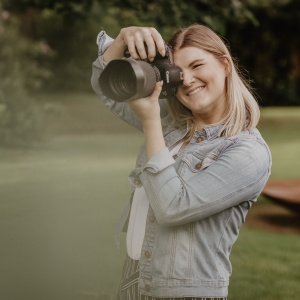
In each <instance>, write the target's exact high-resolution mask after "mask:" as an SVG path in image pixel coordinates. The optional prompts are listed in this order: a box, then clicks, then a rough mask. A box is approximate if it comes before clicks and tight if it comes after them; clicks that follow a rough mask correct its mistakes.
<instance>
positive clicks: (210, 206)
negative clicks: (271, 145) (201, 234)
mask: <svg viewBox="0 0 300 300" xmlns="http://www.w3.org/2000/svg"><path fill="white" fill-rule="evenodd" d="M226 143H227V145H226V147H225V148H224V150H223V151H222V153H221V154H220V157H219V158H218V159H217V160H216V161H214V162H213V163H212V164H211V165H210V166H209V167H208V168H205V169H203V170H201V171H199V172H196V173H195V174H194V175H193V177H192V178H189V180H188V181H187V180H185V178H184V176H179V174H178V173H177V170H175V167H174V160H173V158H172V156H171V155H170V153H169V151H168V149H167V148H165V149H163V150H161V151H160V152H158V153H156V154H155V155H154V156H153V157H152V158H151V159H150V160H149V161H148V162H147V164H146V165H145V166H144V167H143V169H142V171H141V173H140V175H139V177H140V180H141V182H142V185H143V187H144V188H145V191H146V194H147V197H148V199H149V202H150V205H151V207H152V209H153V211H154V214H155V216H156V218H157V222H158V223H160V224H163V225H169V226H172V225H181V224H185V223H188V222H194V221H198V220H201V219H204V218H207V217H209V216H212V215H214V214H217V213H219V212H221V211H223V210H226V209H228V208H230V207H233V206H236V205H239V204H240V203H242V202H245V201H255V200H256V198H257V197H258V196H259V194H260V193H261V191H262V189H263V187H264V185H265V183H266V181H267V179H268V177H269V174H270V166H271V156H270V152H269V150H268V147H267V145H266V144H265V143H263V142H259V141H256V140H247V141H245V140H232V139H227V141H226Z"/></svg>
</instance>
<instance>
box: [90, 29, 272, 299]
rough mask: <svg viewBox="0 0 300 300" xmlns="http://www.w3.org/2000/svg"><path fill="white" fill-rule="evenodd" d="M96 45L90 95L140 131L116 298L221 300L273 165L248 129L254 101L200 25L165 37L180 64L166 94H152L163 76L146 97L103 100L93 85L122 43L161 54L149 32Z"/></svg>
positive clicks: (139, 54)
mask: <svg viewBox="0 0 300 300" xmlns="http://www.w3.org/2000/svg"><path fill="white" fill-rule="evenodd" d="M97 43H98V45H99V58H98V59H97V60H96V61H95V62H94V64H93V76H92V84H93V88H94V90H95V92H96V93H97V94H98V95H99V96H101V98H102V99H103V100H104V102H105V104H106V106H108V107H109V108H110V109H111V110H112V111H113V112H114V113H115V114H116V115H118V116H119V117H120V118H122V119H123V120H125V121H126V122H129V123H130V124H132V125H133V126H135V127H137V128H138V129H140V130H142V131H143V134H144V137H145V145H144V147H143V148H142V149H141V151H140V153H139V156H138V159H137V164H136V168H135V169H134V170H133V171H132V173H131V174H130V176H129V178H130V181H131V183H132V185H133V187H134V193H133V199H132V201H131V209H130V217H129V223H128V226H127V240H126V243H127V252H128V257H127V259H126V262H125V265H124V270H123V279H122V284H121V287H120V295H119V297H120V299H227V296H228V285H229V277H230V275H231V264H230V261H229V255H230V252H231V249H232V246H233V244H234V242H235V241H236V239H237V236H238V232H239V229H240V227H241V225H242V223H243V222H244V221H245V217H246V214H247V212H248V210H249V208H250V207H251V206H252V204H253V203H254V202H255V201H256V199H257V197H258V196H259V194H260V192H261V191H262V189H263V187H264V185H265V183H266V181H267V179H268V177H269V174H270V167H271V155H270V152H269V149H268V146H267V145H266V143H265V141H264V140H263V138H262V137H261V135H260V133H259V131H258V130H257V129H256V128H255V127H256V125H257V123H258V120H259V108H258V105H257V103H256V101H255V99H254V98H253V96H252V95H251V93H250V91H249V89H248V88H247V87H246V85H245V83H244V82H243V80H242V79H241V77H240V76H239V74H238V72H237V70H236V67H235V65H234V63H233V61H232V58H231V55H230V53H229V51H228V49H227V48H226V46H225V44H224V42H223V41H222V40H221V38H220V37H219V36H217V35H216V34H215V33H214V32H213V31H212V30H211V29H209V28H207V27H206V26H202V25H192V26H189V27H187V28H184V29H180V30H179V31H178V32H177V33H175V34H174V36H173V37H172V38H171V40H170V43H169V44H170V46H171V47H172V52H173V59H174V64H175V65H177V66H178V67H180V68H181V70H182V71H183V82H182V84H181V85H179V86H178V87H177V91H176V96H174V97H171V98H170V99H162V100H159V99H158V98H159V95H160V92H161V89H162V83H161V82H158V83H157V84H156V86H155V89H154V91H153V93H152V94H151V95H150V96H148V97H146V98H141V99H137V100H133V101H129V102H125V103H117V102H114V101H112V100H110V99H107V98H105V97H104V96H103V94H102V93H101V90H100V88H99V84H98V78H99V75H100V74H101V72H102V70H103V69H104V68H105V66H106V64H107V62H109V61H111V60H113V59H117V58H122V57H123V53H124V50H125V49H126V48H128V50H129V52H130V54H131V56H132V58H134V59H142V60H149V61H152V60H153V58H154V57H155V55H156V49H157V51H158V52H159V53H160V54H161V55H163V56H164V55H165V47H164V41H163V39H162V37H161V35H160V34H159V33H158V32H157V30H156V29H154V28H139V27H129V28H124V29H122V30H121V31H120V33H119V35H118V36H117V37H116V39H115V40H112V39H111V38H110V37H108V36H107V35H106V34H105V32H101V33H100V34H99V36H98V40H97ZM145 45H146V46H147V49H145ZM126 212H127V213H125V217H124V216H123V221H124V222H122V223H121V224H123V223H125V220H126V219H127V215H128V214H129V210H127V211H126ZM125 227H126V226H125Z"/></svg>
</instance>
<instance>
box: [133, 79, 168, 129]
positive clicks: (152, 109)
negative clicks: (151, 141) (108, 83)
mask: <svg viewBox="0 0 300 300" xmlns="http://www.w3.org/2000/svg"><path fill="white" fill-rule="evenodd" d="M162 84H163V82H162V81H160V82H157V83H156V85H155V88H154V90H153V92H152V94H151V95H150V96H148V97H145V98H140V99H136V100H131V101H128V104H129V106H130V108H131V109H132V110H133V111H134V112H135V114H136V115H137V116H138V118H139V119H140V121H141V122H142V124H143V125H144V126H146V125H147V123H149V122H150V123H151V122H156V121H157V120H160V106H159V103H158V98H159V95H160V92H161V89H162Z"/></svg>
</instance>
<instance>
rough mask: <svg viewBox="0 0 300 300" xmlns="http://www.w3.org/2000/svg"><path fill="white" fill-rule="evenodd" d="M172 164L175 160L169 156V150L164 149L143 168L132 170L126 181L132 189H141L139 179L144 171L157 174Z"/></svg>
mask: <svg viewBox="0 0 300 300" xmlns="http://www.w3.org/2000/svg"><path fill="white" fill-rule="evenodd" d="M174 162H175V160H174V158H173V157H172V155H171V154H170V151H169V149H168V148H167V147H165V148H164V149H162V150H161V151H159V152H157V153H155V154H154V155H153V156H152V157H151V159H149V160H148V162H147V163H146V164H145V165H144V166H143V167H141V168H136V169H134V170H133V171H132V172H131V173H130V174H129V177H128V180H129V182H130V183H131V184H132V185H133V186H134V187H141V186H142V181H141V179H142V177H143V172H144V171H148V172H150V173H158V172H160V171H162V170H163V169H165V168H167V167H168V166H170V165H172V164H174Z"/></svg>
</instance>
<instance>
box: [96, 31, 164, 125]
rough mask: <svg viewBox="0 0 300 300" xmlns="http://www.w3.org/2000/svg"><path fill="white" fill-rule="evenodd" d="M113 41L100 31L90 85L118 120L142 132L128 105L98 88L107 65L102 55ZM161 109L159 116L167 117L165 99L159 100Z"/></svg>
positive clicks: (139, 123)
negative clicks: (106, 95)
mask: <svg viewBox="0 0 300 300" xmlns="http://www.w3.org/2000/svg"><path fill="white" fill-rule="evenodd" d="M113 41H114V40H113V39H112V38H111V37H109V36H108V35H107V34H106V33H105V31H101V32H100V33H99V34H98V36H97V39H96V43H97V45H98V58H97V59H96V60H95V61H94V62H93V66H92V77H91V84H92V87H93V89H94V91H95V93H96V94H97V95H98V96H99V97H100V99H102V101H103V102H104V104H105V106H106V107H107V108H108V109H110V110H111V111H112V113H114V114H115V115H116V116H117V117H118V118H120V119H122V120H123V121H125V122H127V123H129V124H130V125H132V126H134V127H136V128H137V129H139V130H142V124H141V122H140V121H139V119H138V118H137V116H136V115H135V113H134V112H133V111H132V110H131V109H130V107H129V105H128V104H127V103H126V102H116V101H114V100H112V99H109V98H107V97H105V96H104V95H103V93H102V91H101V89H100V86H99V82H98V80H99V77H100V75H101V73H102V71H103V70H104V68H105V67H106V66H107V63H106V62H104V60H103V55H104V52H105V51H106V49H107V48H108V47H109V46H110V44H111V43H112V42H113ZM160 104H161V105H160V107H161V116H162V117H165V116H166V115H167V109H166V99H160Z"/></svg>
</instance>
